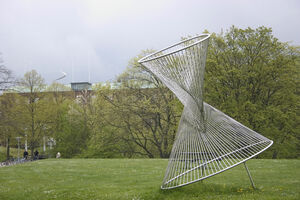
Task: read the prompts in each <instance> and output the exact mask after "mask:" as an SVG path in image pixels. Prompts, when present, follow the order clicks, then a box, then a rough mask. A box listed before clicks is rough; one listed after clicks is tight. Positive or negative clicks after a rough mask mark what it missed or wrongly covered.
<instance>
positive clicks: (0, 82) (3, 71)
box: [0, 53, 15, 91]
mask: <svg viewBox="0 0 300 200" xmlns="http://www.w3.org/2000/svg"><path fill="white" fill-rule="evenodd" d="M0 56H1V53H0ZM14 83H15V78H14V76H13V73H12V71H11V70H9V69H7V68H6V67H5V66H4V64H3V60H2V59H1V57H0V91H1V90H2V91H3V90H5V89H8V88H10V87H11V86H12V85H13V84H14Z"/></svg>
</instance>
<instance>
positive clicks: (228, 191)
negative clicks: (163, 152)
mask: <svg viewBox="0 0 300 200" xmlns="http://www.w3.org/2000/svg"><path fill="white" fill-rule="evenodd" d="M247 164H248V167H249V169H250V171H251V173H252V176H253V178H254V182H255V184H256V186H257V188H258V189H257V190H253V189H252V188H251V187H250V181H249V178H248V176H247V173H246V171H245V169H244V166H243V165H240V166H237V167H235V168H233V169H231V170H228V171H226V172H224V173H221V174H219V175H216V176H214V177H212V178H209V179H206V180H204V181H203V182H198V183H195V184H191V185H188V186H185V187H182V188H178V189H174V190H168V191H162V190H160V185H161V182H162V179H163V175H164V172H165V169H166V166H167V160H163V159H59V160H58V159H48V160H40V161H36V162H30V163H25V164H20V165H16V166H11V167H2V168H0V199H7V200H8V199H39V200H40V199H187V200H188V199H189V200H190V199H300V198H299V197H300V196H299V195H300V170H299V169H300V160H250V161H248V162H247Z"/></svg>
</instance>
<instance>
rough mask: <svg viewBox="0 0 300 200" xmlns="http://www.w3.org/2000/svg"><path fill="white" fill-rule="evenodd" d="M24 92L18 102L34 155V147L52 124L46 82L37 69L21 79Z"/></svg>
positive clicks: (20, 116)
mask: <svg viewBox="0 0 300 200" xmlns="http://www.w3.org/2000/svg"><path fill="white" fill-rule="evenodd" d="M20 85H21V86H22V87H23V89H24V91H25V92H24V93H20V94H19V95H20V96H21V97H22V100H21V101H19V102H18V106H19V109H20V110H19V114H18V116H19V117H18V118H19V121H23V124H24V130H23V131H24V132H26V133H28V134H27V136H28V141H29V146H30V150H31V156H32V157H33V152H34V149H35V148H37V147H38V146H39V144H40V141H41V138H42V137H43V136H44V135H45V132H46V131H47V129H48V125H49V124H51V119H52V114H53V112H52V109H51V107H50V106H49V105H48V103H49V99H47V98H46V94H45V93H44V89H45V82H44V79H43V78H42V76H41V75H39V74H38V73H37V72H36V71H35V70H32V71H30V72H27V73H26V74H25V75H24V77H23V78H22V79H21V80H20Z"/></svg>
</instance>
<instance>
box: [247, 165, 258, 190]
mask: <svg viewBox="0 0 300 200" xmlns="http://www.w3.org/2000/svg"><path fill="white" fill-rule="evenodd" d="M244 166H245V168H246V171H247V173H248V176H249V179H250V181H251V185H252V187H253V189H256V187H255V185H254V182H253V179H252V176H251V174H250V171H249V169H248V167H247V165H246V162H244Z"/></svg>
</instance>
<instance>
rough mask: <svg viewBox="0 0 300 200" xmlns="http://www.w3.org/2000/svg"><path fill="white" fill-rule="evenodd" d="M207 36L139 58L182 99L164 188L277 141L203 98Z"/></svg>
mask: <svg viewBox="0 0 300 200" xmlns="http://www.w3.org/2000/svg"><path fill="white" fill-rule="evenodd" d="M209 37H210V35H208V34H204V35H200V36H196V37H193V38H189V39H186V40H184V41H181V42H179V43H177V44H174V45H172V46H170V47H167V48H165V49H162V50H160V51H158V52H155V53H152V54H150V55H148V56H146V57H144V58H142V59H141V60H139V63H141V64H142V65H143V66H144V67H146V68H147V69H149V70H150V71H151V72H152V73H153V74H154V75H155V76H157V77H158V78H159V79H160V80H161V81H162V82H163V83H164V84H165V85H166V86H167V87H168V88H169V89H170V90H171V91H172V92H173V93H174V94H175V95H176V96H177V98H178V99H179V100H180V101H181V102H182V104H183V105H184V110H183V113H182V116H181V119H180V124H179V127H178V131H177V135H176V139H175V142H174V144H173V148H172V152H171V155H170V158H169V163H168V167H167V170H166V174H165V177H164V180H163V184H162V186H161V188H162V189H171V188H176V187H180V186H184V185H187V184H190V183H193V182H196V181H199V180H203V179H205V178H208V177H211V176H213V175H216V174H218V173H221V172H223V171H225V170H227V169H230V168H232V167H234V166H236V165H238V164H241V163H244V164H245V162H246V161H247V160H249V159H251V158H252V157H254V156H256V155H258V154H259V153H261V152H263V151H264V150H266V149H267V148H268V147H270V146H271V145H272V143H273V141H271V140H269V139H267V138H265V137H264V136H262V135H260V134H258V133H256V132H255V131H253V130H251V129H249V128H247V127H246V126H244V125H242V124H240V123H239V122H237V121H235V120H234V119H232V118H230V117H229V116H227V115H226V114H224V113H222V112H221V111H219V110H217V109H216V108H214V107H212V106H210V105H209V104H207V103H205V102H203V91H204V72H205V62H206V54H207V47H208V43H209ZM245 167H246V170H247V172H248V175H249V178H250V180H251V183H252V186H253V187H255V186H254V183H253V180H252V178H251V175H250V172H249V170H248V168H247V166H246V164H245Z"/></svg>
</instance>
